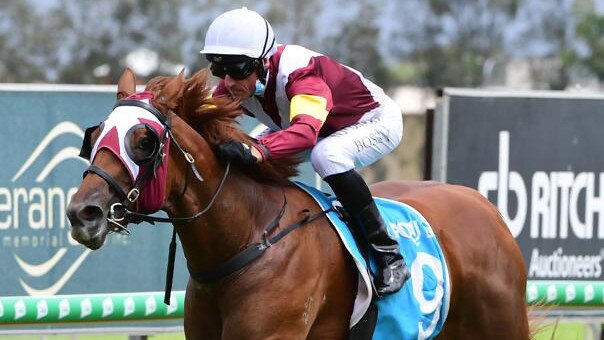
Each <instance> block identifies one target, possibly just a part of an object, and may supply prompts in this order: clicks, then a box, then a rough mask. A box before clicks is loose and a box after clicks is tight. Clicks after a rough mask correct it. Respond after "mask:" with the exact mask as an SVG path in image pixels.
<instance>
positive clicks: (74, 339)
mask: <svg viewBox="0 0 604 340" xmlns="http://www.w3.org/2000/svg"><path fill="white" fill-rule="evenodd" d="M540 326H541V331H540V332H539V333H537V334H535V339H534V340H587V339H592V338H593V336H592V335H591V333H590V332H589V331H588V330H587V329H586V328H587V327H586V326H585V324H583V323H580V322H564V323H562V322H561V323H559V324H558V327H557V328H556V329H555V331H556V334H555V336H554V337H553V338H552V332H553V331H554V324H553V323H551V322H549V321H548V322H544V323H543V324H542V325H540ZM586 336H587V338H586ZM0 337H1V338H2V340H128V335H127V334H109V335H101V334H88V335H74V336H72V335H47V336H8V337H7V336H0ZM184 338H185V336H184V334H182V333H166V334H154V335H150V336H149V337H148V339H149V340H182V339H184Z"/></svg>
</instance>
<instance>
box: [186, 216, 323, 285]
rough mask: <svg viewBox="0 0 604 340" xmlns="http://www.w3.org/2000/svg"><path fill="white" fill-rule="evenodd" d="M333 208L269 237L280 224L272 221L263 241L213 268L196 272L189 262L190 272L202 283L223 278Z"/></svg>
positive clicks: (307, 217)
mask: <svg viewBox="0 0 604 340" xmlns="http://www.w3.org/2000/svg"><path fill="white" fill-rule="evenodd" d="M333 210H334V209H333V208H330V209H327V210H325V211H321V212H319V213H316V214H314V215H307V216H306V217H304V218H303V219H302V220H300V221H298V222H296V223H294V224H292V225H290V226H288V227H286V228H285V229H283V230H282V231H281V232H279V233H278V234H277V235H275V236H273V237H271V238H267V237H266V235H267V232H268V231H269V230H271V231H272V230H274V228H275V227H276V226H277V224H278V221H277V224H273V223H271V225H270V226H269V227H268V228H266V230H265V232H264V233H263V240H262V242H257V243H254V244H250V245H249V246H247V247H246V248H245V249H244V250H242V251H241V252H239V253H238V254H237V255H235V256H233V257H231V258H230V259H228V260H227V261H226V262H223V263H222V264H220V265H219V266H218V267H216V268H213V269H211V270H208V271H203V272H194V271H192V269H191V267H190V266H189V265H188V264H187V269H188V270H189V274H190V275H191V277H192V278H193V279H194V280H196V281H198V282H202V283H209V282H213V281H216V280H218V279H221V278H223V277H225V276H227V275H230V274H232V273H234V272H236V271H238V270H240V269H242V268H244V267H245V266H247V265H249V264H250V263H252V262H254V261H255V260H257V259H258V258H260V256H262V255H263V254H264V252H265V251H266V250H267V249H268V248H270V247H271V246H272V245H273V244H275V243H277V242H278V241H279V240H281V239H282V238H283V237H285V235H287V234H289V233H290V232H292V231H294V230H295V229H297V228H299V227H301V226H303V225H304V224H307V223H310V222H312V221H314V220H316V219H318V218H320V217H322V216H324V215H326V214H327V213H329V212H331V211H333ZM304 212H306V213H307V214H308V213H309V211H308V210H304Z"/></svg>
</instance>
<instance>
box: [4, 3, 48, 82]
mask: <svg viewBox="0 0 604 340" xmlns="http://www.w3.org/2000/svg"><path fill="white" fill-rule="evenodd" d="M2 6H3V8H2V11H0V23H2V24H1V25H0V81H1V82H38V81H41V80H44V79H46V78H48V77H49V76H52V75H53V71H55V70H54V69H53V67H52V65H54V64H56V63H57V60H58V58H59V56H58V53H57V52H58V51H56V50H55V46H57V45H58V42H59V41H60V40H59V35H58V34H59V33H60V27H58V26H59V25H58V21H57V20H56V18H48V19H46V18H45V17H44V16H42V15H40V14H39V13H38V12H36V11H35V9H32V8H31V6H30V4H29V3H27V2H24V1H20V0H6V1H4V2H3V4H2Z"/></svg>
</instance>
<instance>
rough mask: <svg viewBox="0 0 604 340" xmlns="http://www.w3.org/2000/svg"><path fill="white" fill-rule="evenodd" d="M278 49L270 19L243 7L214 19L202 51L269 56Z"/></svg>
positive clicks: (252, 56)
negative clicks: (267, 19)
mask: <svg viewBox="0 0 604 340" xmlns="http://www.w3.org/2000/svg"><path fill="white" fill-rule="evenodd" d="M276 50H277V47H276V46H275V35H274V33H273V28H272V27H271V25H270V24H269V23H268V21H266V19H264V18H263V17H262V16H261V15H260V14H258V13H256V12H254V11H251V10H249V9H247V8H245V7H243V8H240V9H235V10H232V11H228V12H225V13H223V14H221V15H220V16H218V17H217V18H216V19H214V21H212V23H211V24H210V27H209V28H208V32H207V33H206V39H205V45H204V47H203V50H201V51H200V52H201V53H204V54H217V55H245V56H248V57H250V58H268V57H270V56H271V55H273V54H274V53H275V51H276Z"/></svg>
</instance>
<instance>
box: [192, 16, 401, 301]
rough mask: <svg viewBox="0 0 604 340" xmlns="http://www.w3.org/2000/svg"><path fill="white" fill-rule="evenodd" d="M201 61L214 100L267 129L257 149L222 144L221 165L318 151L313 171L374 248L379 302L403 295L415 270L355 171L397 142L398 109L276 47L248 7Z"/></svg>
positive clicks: (212, 33) (311, 58) (307, 57)
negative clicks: (234, 105)
mask: <svg viewBox="0 0 604 340" xmlns="http://www.w3.org/2000/svg"><path fill="white" fill-rule="evenodd" d="M201 53H203V54H205V56H206V58H207V60H208V61H209V62H210V63H211V64H210V70H211V72H212V74H213V75H214V76H216V77H219V78H220V79H221V81H220V83H219V84H218V86H217V87H216V89H215V91H214V96H230V97H231V98H233V99H235V100H238V101H240V103H241V106H242V107H243V108H244V109H245V110H246V111H247V113H248V114H249V115H251V116H253V117H255V118H256V119H258V120H259V121H260V122H261V123H263V124H265V125H266V126H267V127H268V129H267V131H266V132H265V133H263V134H262V136H261V137H259V138H258V139H257V143H256V144H254V145H251V146H248V145H244V144H241V143H239V142H235V141H228V142H224V143H222V144H220V145H219V146H218V150H217V151H218V152H219V154H220V156H221V157H223V158H226V159H229V160H231V161H233V162H238V163H242V164H255V163H256V162H262V161H266V160H268V159H279V158H282V157H288V156H292V155H295V154H297V153H299V152H302V151H305V150H311V154H310V159H311V162H312V165H313V168H314V169H315V171H316V172H317V173H318V174H319V175H320V176H321V178H323V180H325V182H327V183H328V184H329V186H330V187H331V188H332V190H333V191H334V193H335V195H336V197H337V198H338V200H339V201H340V203H341V204H342V206H343V208H344V210H346V212H347V213H348V215H349V216H350V218H351V223H350V224H351V225H352V226H353V228H355V229H356V230H357V231H358V232H359V234H360V235H364V237H365V238H366V240H367V241H368V242H369V244H370V249H371V251H372V254H373V256H374V258H375V259H376V262H377V264H378V272H377V277H376V278H375V279H374V282H375V286H376V290H377V293H378V295H383V294H389V293H394V292H396V291H398V290H399V289H401V287H402V285H403V284H404V283H405V281H406V280H407V279H408V278H409V271H408V269H407V266H406V264H405V261H404V259H403V257H402V256H401V254H400V250H399V245H398V242H397V241H396V240H395V239H393V238H392V237H391V236H390V235H389V234H388V230H387V228H386V225H385V223H384V221H383V219H382V218H381V216H380V213H379V211H378V209H377V206H376V204H375V202H374V201H373V198H372V196H371V193H370V192H369V188H368V187H367V184H366V183H365V181H364V180H363V178H362V177H361V176H360V175H359V174H358V173H357V172H356V171H355V168H358V167H363V166H367V165H369V164H371V163H373V162H375V161H377V160H378V159H380V158H381V157H383V156H384V155H386V154H387V153H389V152H390V151H392V150H393V149H394V148H395V147H397V146H398V144H399V143H400V141H401V138H402V134H403V121H402V114H401V111H400V109H399V107H398V106H397V105H396V104H395V103H394V101H393V100H392V99H390V98H389V97H388V96H386V94H384V91H383V90H382V89H381V88H380V87H378V86H376V85H375V84H373V83H372V82H371V81H369V80H367V79H366V78H364V77H363V76H362V75H361V74H360V73H359V72H358V71H356V70H354V69H351V68H349V67H347V66H344V65H342V64H339V63H337V62H336V61H334V60H333V59H331V58H329V57H327V56H324V55H322V54H319V53H317V52H313V51H311V50H308V49H306V48H304V47H301V46H296V45H277V43H276V42H275V36H274V34H273V30H272V28H271V25H270V24H269V23H268V21H266V20H265V19H264V18H263V17H262V16H260V15H259V14H258V13H256V12H254V11H251V10H248V9H246V8H241V9H236V10H232V11H228V12H225V13H223V14H221V15H220V16H218V17H217V18H216V19H215V20H214V21H213V22H212V23H211V25H210V27H209V28H208V31H207V33H206V37H205V45H204V48H203V50H202V51H201Z"/></svg>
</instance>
